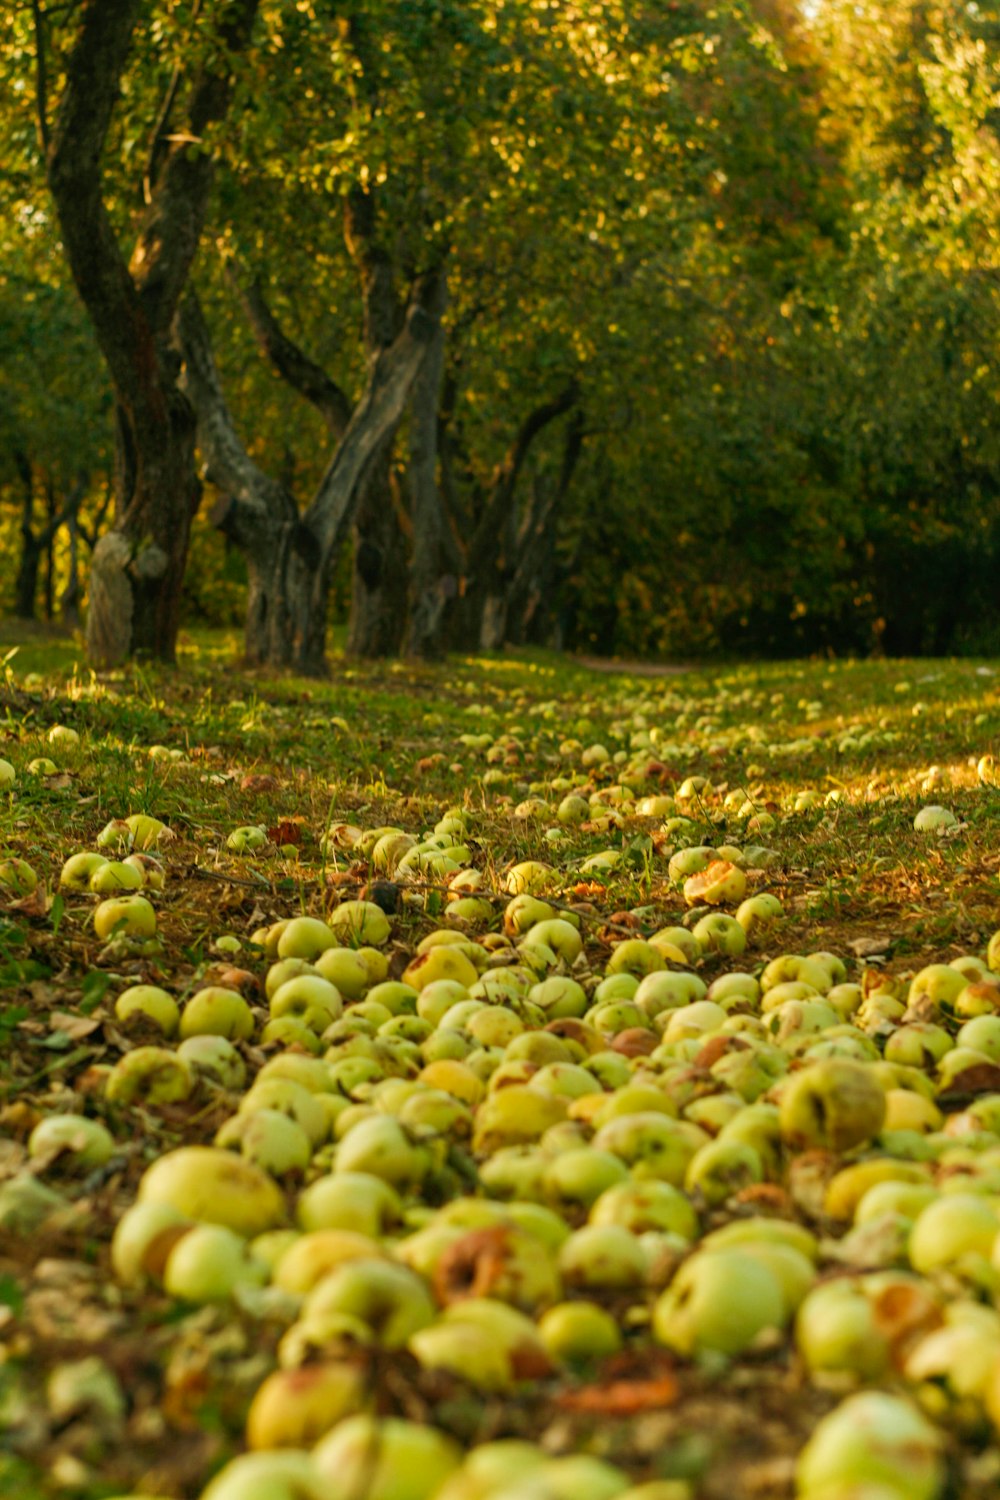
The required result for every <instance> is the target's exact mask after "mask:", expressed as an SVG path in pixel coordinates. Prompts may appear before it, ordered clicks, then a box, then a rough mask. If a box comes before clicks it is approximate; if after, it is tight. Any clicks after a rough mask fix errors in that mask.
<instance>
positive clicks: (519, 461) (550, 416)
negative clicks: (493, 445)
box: [469, 379, 580, 571]
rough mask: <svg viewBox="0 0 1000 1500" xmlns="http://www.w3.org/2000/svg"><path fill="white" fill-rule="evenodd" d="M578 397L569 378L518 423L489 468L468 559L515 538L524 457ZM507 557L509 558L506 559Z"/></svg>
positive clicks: (510, 541)
mask: <svg viewBox="0 0 1000 1500" xmlns="http://www.w3.org/2000/svg"><path fill="white" fill-rule="evenodd" d="M579 399H580V387H579V385H578V384H577V382H576V380H575V379H574V380H571V381H570V382H569V383H568V384H567V385H566V386H565V387H564V389H563V390H562V391H560V393H559V395H558V396H554V397H553V398H552V400H551V401H546V402H544V403H543V404H542V405H541V406H536V407H535V410H534V411H532V412H530V413H529V414H528V416H527V417H526V418H525V419H524V421H523V422H522V423H521V426H520V428H519V430H518V433H517V436H516V437H515V439H514V441H513V442H512V443H511V445H510V447H509V448H508V449H507V452H506V454H505V455H504V457H503V459H502V460H501V461H500V463H499V464H498V465H497V467H496V469H495V470H494V472H493V481H492V483H491V485H490V491H489V494H488V496H487V498H486V503H485V505H484V506H483V509H482V513H481V515H480V518H479V522H478V524H477V526H476V530H475V534H474V536H473V539H472V543H471V546H470V548H469V556H470V560H473V571H475V562H474V560H475V559H477V558H478V557H479V556H480V555H481V554H482V553H483V552H484V551H486V550H489V551H495V550H496V545H497V538H498V537H499V538H501V540H502V542H503V541H505V542H506V543H508V544H511V543H514V542H516V537H517V531H516V523H517V517H516V512H515V511H514V493H515V490H516V488H517V481H518V478H519V476H520V473H521V469H522V468H523V467H524V461H525V459H526V458H527V456H528V452H529V450H530V448H531V445H532V443H533V442H534V441H535V439H536V438H537V437H538V435H539V433H541V432H544V430H545V428H546V427H548V426H549V425H550V424H551V423H552V422H555V421H556V420H557V419H558V418H559V417H561V416H563V414H564V413H565V412H567V411H569V410H571V408H572V407H573V406H575V405H576V403H577V401H578V400H579ZM507 561H508V562H509V561H511V560H510V559H507Z"/></svg>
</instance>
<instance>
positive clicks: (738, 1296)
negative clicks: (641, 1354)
mask: <svg viewBox="0 0 1000 1500" xmlns="http://www.w3.org/2000/svg"><path fill="white" fill-rule="evenodd" d="M785 1317H786V1310H785V1299H784V1297H783V1295H782V1291H781V1286H780V1284H779V1282H778V1279H777V1277H776V1276H775V1275H774V1274H773V1272H771V1271H770V1270H769V1269H768V1268H767V1267H766V1266H764V1265H763V1264H761V1262H760V1261H759V1260H758V1259H756V1257H755V1256H753V1255H750V1254H748V1253H747V1252H746V1251H745V1250H736V1249H734V1250H702V1251H699V1253H698V1254H697V1255H693V1256H692V1257H691V1259H690V1260H687V1261H685V1262H684V1264H683V1265H682V1266H681V1268H680V1270H679V1271H678V1272H677V1275H676V1276H675V1277H674V1279H673V1281H672V1282H671V1283H670V1286H669V1287H668V1288H667V1290H666V1291H665V1292H664V1293H662V1295H661V1296H660V1297H659V1298H658V1300H657V1302H656V1304H655V1306H654V1309H653V1333H654V1336H655V1337H656V1339H657V1341H658V1342H659V1343H661V1344H665V1345H666V1346H667V1347H668V1348H670V1349H674V1350H676V1351H677V1353H678V1354H683V1355H691V1354H695V1353H699V1352H702V1351H705V1350H713V1351H716V1352H718V1353H720V1354H726V1355H730V1356H736V1355H739V1354H742V1353H744V1352H745V1351H746V1350H747V1349H749V1348H750V1346H751V1345H752V1344H753V1343H754V1341H755V1340H756V1339H757V1337H758V1336H759V1335H760V1334H761V1333H763V1332H764V1330H765V1329H769V1328H781V1327H782V1326H783V1324H784V1322H785Z"/></svg>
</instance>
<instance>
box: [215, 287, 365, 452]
mask: <svg viewBox="0 0 1000 1500" xmlns="http://www.w3.org/2000/svg"><path fill="white" fill-rule="evenodd" d="M226 277H227V280H228V281H229V284H230V286H232V288H233V289H234V291H235V292H236V294H237V296H238V297H239V299H240V302H241V303H242V305H243V310H244V312H245V313H246V315H247V318H248V320H249V323H250V327H251V329H252V331H253V334H254V337H255V339H256V340H257V344H258V347H259V348H260V350H261V352H262V354H263V355H264V357H265V358H266V359H269V360H270V361H271V363H272V365H273V366H274V368H275V370H277V372H278V374H279V375H280V376H281V378H282V379H283V380H285V381H287V382H288V384H289V385H290V386H291V387H292V389H293V390H294V391H298V393H299V395H300V396H303V397H305V399H306V400H307V401H308V402H310V403H311V405H313V406H314V407H315V408H316V410H317V411H318V412H319V414H320V416H321V417H322V418H323V421H324V422H325V423H326V425H327V427H328V429H329V431H330V432H331V434H332V435H333V437H335V438H338V439H339V438H341V437H343V435H344V432H345V431H346V429H347V424H348V422H349V421H350V420H351V403H350V401H349V400H348V398H347V396H346V395H345V394H344V392H343V391H342V390H341V388H340V386H339V385H337V383H336V381H334V380H331V379H330V377H329V375H327V373H326V371H325V370H324V369H323V368H322V367H321V366H320V365H318V364H317V363H316V362H315V360H312V359H310V358H309V356H308V355H307V354H306V353H305V352H304V350H302V349H300V348H299V346H298V344H296V343H295V342H294V341H293V340H292V339H290V338H289V337H288V335H287V334H286V333H285V331H284V329H283V328H282V327H281V325H280V323H279V322H278V320H277V318H276V317H275V316H274V313H273V312H272V311H271V309H270V307H269V306H268V304H267V302H266V301H265V299H264V292H263V289H262V287H261V284H260V279H259V277H254V279H253V281H252V282H250V283H249V284H246V283H244V282H243V281H241V279H240V278H239V276H237V274H236V271H235V268H234V266H233V265H232V263H231V262H228V263H227V265H226Z"/></svg>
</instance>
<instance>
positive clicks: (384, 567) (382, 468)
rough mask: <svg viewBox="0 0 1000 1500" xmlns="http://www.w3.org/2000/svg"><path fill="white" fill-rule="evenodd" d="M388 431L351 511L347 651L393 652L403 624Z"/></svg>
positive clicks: (402, 560) (400, 546)
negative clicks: (351, 570)
mask: <svg viewBox="0 0 1000 1500" xmlns="http://www.w3.org/2000/svg"><path fill="white" fill-rule="evenodd" d="M394 437H395V433H392V434H390V436H389V438H388V440H387V441H386V442H385V443H384V444H383V446H382V449H381V451H380V452H379V453H378V454H377V455H376V457H375V458H374V459H373V461H372V466H371V470H370V472H369V474H368V477H367V478H366V480H365V482H364V484H363V486H362V493H361V499H360V502H359V504H358V508H357V513H356V515H355V520H354V568H353V577H352V581H351V612H350V619H349V622H348V628H347V652H348V655H349V656H361V657H367V658H375V657H380V656H396V655H398V653H399V648H400V644H401V642H402V639H403V631H404V629H405V626H406V541H405V538H404V536H403V532H402V529H401V527H400V521H399V500H398V497H397V493H396V489H397V481H396V476H395V475H394V473H393V471H392V450H393V439H394Z"/></svg>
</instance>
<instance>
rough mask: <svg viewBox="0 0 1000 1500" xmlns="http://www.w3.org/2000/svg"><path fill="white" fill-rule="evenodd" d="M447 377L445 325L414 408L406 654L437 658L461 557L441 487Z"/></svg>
mask: <svg viewBox="0 0 1000 1500" xmlns="http://www.w3.org/2000/svg"><path fill="white" fill-rule="evenodd" d="M443 373H444V326H443V325H441V326H440V327H439V329H438V333H437V337H436V338H435V340H434V343H433V344H432V345H431V347H430V349H429V350H428V353H427V358H426V360H425V361H424V367H423V369H422V370H421V372H420V376H419V378H418V380H417V382H416V384H415V386H414V388H413V397H412V400H411V404H410V463H409V472H408V479H409V486H410V521H411V524H412V528H413V554H412V559H411V562H410V607H409V618H408V621H407V631H406V639H405V643H404V648H403V649H404V654H405V655H406V656H417V657H424V658H427V659H429V658H432V657H436V656H440V655H441V654H442V652H443V650H444V633H445V614H446V611H447V608H448V604H449V602H450V601H451V600H453V599H454V597H455V592H456V579H455V575H456V573H457V571H458V559H457V557H456V551H457V549H456V547H455V544H454V540H453V538H452V537H451V534H450V530H449V527H448V520H447V517H446V515H445V512H444V504H443V501H442V496H441V489H440V486H439V484H438V477H437V466H438V405H439V399H440V394H441V380H442V376H443Z"/></svg>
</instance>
